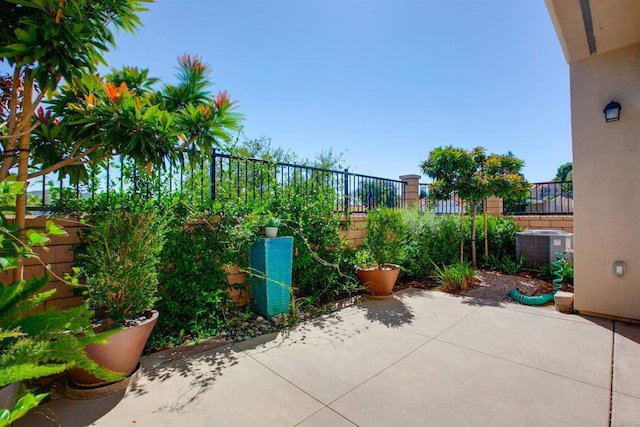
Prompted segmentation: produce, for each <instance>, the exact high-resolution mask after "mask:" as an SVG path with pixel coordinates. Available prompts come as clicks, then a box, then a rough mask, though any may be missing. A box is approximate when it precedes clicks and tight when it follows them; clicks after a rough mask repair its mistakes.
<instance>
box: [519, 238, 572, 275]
mask: <svg viewBox="0 0 640 427" xmlns="http://www.w3.org/2000/svg"><path fill="white" fill-rule="evenodd" d="M572 247H573V233H567V232H566V231H558V230H527V231H522V232H520V233H516V257H517V258H518V259H520V256H522V257H523V258H524V264H523V267H524V268H527V269H532V270H537V269H539V268H540V267H541V266H542V265H545V264H547V265H548V264H551V263H553V262H554V261H555V260H556V259H558V258H557V256H556V252H562V253H563V254H564V259H566V260H567V261H570V260H573V249H572Z"/></svg>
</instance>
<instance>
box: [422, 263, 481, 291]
mask: <svg viewBox="0 0 640 427" xmlns="http://www.w3.org/2000/svg"><path fill="white" fill-rule="evenodd" d="M434 270H435V272H434V275H433V279H434V280H435V281H436V282H438V284H440V285H441V286H446V287H453V288H456V289H466V288H467V286H468V285H469V282H470V281H471V280H473V279H474V278H475V277H476V272H475V270H474V269H473V267H472V266H471V265H469V264H467V263H463V262H456V263H454V264H451V265H448V266H445V267H439V266H438V265H436V264H434Z"/></svg>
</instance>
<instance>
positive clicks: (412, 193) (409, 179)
mask: <svg viewBox="0 0 640 427" xmlns="http://www.w3.org/2000/svg"><path fill="white" fill-rule="evenodd" d="M400 181H402V182H404V185H403V186H402V201H403V203H404V206H407V207H409V208H413V207H414V206H418V201H419V199H420V184H418V181H420V175H402V176H401V177H400Z"/></svg>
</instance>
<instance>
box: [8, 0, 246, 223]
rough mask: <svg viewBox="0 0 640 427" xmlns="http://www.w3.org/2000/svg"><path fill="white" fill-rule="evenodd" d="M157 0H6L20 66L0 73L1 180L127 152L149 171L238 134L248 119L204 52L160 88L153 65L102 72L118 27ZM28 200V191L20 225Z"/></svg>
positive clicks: (74, 174) (76, 178)
mask: <svg viewBox="0 0 640 427" xmlns="http://www.w3.org/2000/svg"><path fill="white" fill-rule="evenodd" d="M149 2H150V0H101V1H99V2H96V1H90V0H0V40H1V42H0V63H6V64H8V65H9V66H10V68H11V71H10V73H8V74H5V75H3V76H2V79H0V90H2V94H1V97H0V103H1V106H2V108H0V120H1V122H0V138H1V140H0V141H1V145H2V157H1V163H0V180H4V179H6V178H7V176H9V174H10V173H14V171H15V169H16V168H17V171H18V176H17V178H18V181H21V182H27V181H28V180H29V179H32V178H35V177H38V176H41V175H44V174H47V173H51V172H54V171H59V172H60V178H62V177H64V176H69V177H70V178H71V181H72V182H80V181H84V180H86V179H87V177H88V169H87V166H88V165H89V164H92V163H93V164H95V163H98V164H99V163H101V162H103V161H106V159H108V158H109V157H111V156H114V155H120V154H123V155H127V156H129V157H131V158H133V159H134V160H135V161H136V162H138V163H141V164H146V165H148V170H150V168H151V167H152V166H153V165H158V166H164V165H166V164H167V162H168V161H172V160H175V159H176V158H177V153H178V152H179V151H181V150H190V152H191V153H193V154H195V151H196V150H195V149H196V148H198V149H203V150H208V149H210V148H211V147H212V146H214V145H216V144H218V143H219V141H223V140H227V139H229V138H230V136H229V132H231V131H233V130H235V129H237V128H238V121H239V119H240V117H239V116H238V115H237V114H235V113H233V112H232V111H231V110H232V109H233V103H232V102H231V101H230V99H229V96H228V94H227V93H226V92H221V93H219V94H218V95H216V96H212V95H211V93H210V92H209V87H210V85H211V81H210V80H209V79H208V77H209V72H210V69H209V67H208V66H207V65H206V64H205V63H204V62H203V61H202V60H201V59H200V58H198V57H195V56H189V55H185V56H183V57H182V58H181V59H180V64H179V73H178V76H177V77H178V83H176V84H171V85H169V84H166V85H164V86H163V87H162V88H160V89H155V88H154V85H155V84H156V83H157V79H152V78H149V77H148V71H147V70H144V69H138V68H123V69H122V70H118V71H116V70H114V71H112V72H111V73H110V74H109V75H107V76H105V77H102V76H100V75H99V74H97V68H96V67H97V65H99V64H104V59H103V57H102V55H103V54H104V52H106V51H107V49H108V48H109V47H110V46H112V45H113V44H114V36H113V31H114V30H124V31H129V32H132V31H133V30H135V29H136V27H137V26H139V25H140V19H139V16H138V15H139V14H140V13H141V12H143V11H144V10H146V9H145V8H144V7H143V5H144V4H145V3H149ZM45 97H46V98H47V101H46V102H45V104H47V106H46V107H47V108H41V107H43V105H40V104H41V103H43V100H44V99H45ZM25 205H26V198H25V194H22V195H20V196H19V197H18V200H17V203H16V222H17V224H18V226H19V227H20V228H24V214H25Z"/></svg>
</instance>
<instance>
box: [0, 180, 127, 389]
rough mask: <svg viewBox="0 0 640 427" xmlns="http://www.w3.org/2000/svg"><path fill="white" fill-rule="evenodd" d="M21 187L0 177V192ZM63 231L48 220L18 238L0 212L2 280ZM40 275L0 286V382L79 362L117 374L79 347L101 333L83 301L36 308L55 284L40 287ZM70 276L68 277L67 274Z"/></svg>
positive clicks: (99, 372) (112, 377)
mask: <svg viewBox="0 0 640 427" xmlns="http://www.w3.org/2000/svg"><path fill="white" fill-rule="evenodd" d="M19 191H22V186H21V185H17V184H16V183H15V182H10V181H6V180H5V181H0V194H3V195H12V194H13V195H15V193H17V192H19ZM62 234H64V231H63V230H62V228H61V227H59V226H57V225H56V224H54V223H53V222H48V223H47V224H46V227H45V230H44V231H36V230H28V231H27V232H26V234H25V235H26V236H28V238H27V240H21V238H20V237H19V236H21V234H19V233H18V231H17V227H16V226H15V225H13V224H11V223H10V222H9V221H8V220H7V218H6V217H5V216H4V215H3V214H0V273H4V274H3V277H4V279H3V280H8V279H9V278H10V277H11V276H10V273H11V270H15V269H18V268H19V267H20V263H21V262H22V261H23V260H24V259H27V258H33V259H38V260H39V258H38V255H37V254H36V253H35V252H34V250H33V248H34V247H35V246H39V247H43V248H44V247H46V243H47V242H48V241H49V238H50V236H55V235H62ZM47 271H48V272H47V274H46V275H45V276H44V277H37V276H35V275H34V276H33V277H30V278H27V279H23V280H17V281H15V282H12V283H3V284H2V285H1V286H0V387H3V386H5V385H7V384H11V383H13V382H18V381H24V380H28V379H34V378H40V377H44V376H48V375H52V374H57V373H61V372H64V371H65V370H66V369H68V368H71V367H79V368H82V369H84V370H86V371H89V372H91V373H92V374H94V375H96V376H98V377H100V378H104V379H105V380H107V381H116V380H118V379H120V378H121V376H120V375H119V374H116V373H114V372H111V371H106V370H104V369H102V368H100V367H99V366H98V365H97V364H96V363H95V362H93V361H92V360H91V359H89V358H88V357H87V356H86V354H85V353H84V347H85V345H87V344H91V343H101V342H104V340H105V339H106V338H105V337H98V336H96V335H95V334H94V333H93V329H92V327H91V323H90V319H91V317H92V315H93V312H92V311H91V310H89V308H88V306H87V305H81V306H79V307H75V308H71V309H66V310H60V309H57V308H55V307H51V308H47V309H46V310H42V309H41V307H40V306H41V304H42V303H43V302H44V301H46V300H47V299H48V298H49V297H50V296H52V295H53V294H54V293H55V292H56V289H55V288H54V289H51V290H48V291H43V288H44V287H45V286H46V285H47V284H48V283H49V270H48V269H47ZM72 279H73V278H72Z"/></svg>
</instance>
